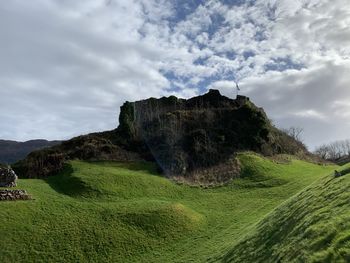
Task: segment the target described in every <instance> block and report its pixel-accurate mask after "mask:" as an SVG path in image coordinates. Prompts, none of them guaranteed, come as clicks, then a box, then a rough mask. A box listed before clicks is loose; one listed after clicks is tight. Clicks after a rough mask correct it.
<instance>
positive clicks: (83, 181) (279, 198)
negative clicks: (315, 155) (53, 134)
mask: <svg viewBox="0 0 350 263" xmlns="http://www.w3.org/2000/svg"><path fill="white" fill-rule="evenodd" d="M239 159H240V162H241V163H242V166H243V174H242V175H243V178H241V179H238V180H235V181H233V182H232V183H231V184H229V185H227V186H225V187H220V188H214V189H202V188H195V187H190V186H186V185H177V184H175V183H173V182H171V181H169V180H167V179H165V178H163V177H160V176H158V175H157V173H156V171H155V167H153V165H152V164H148V163H133V164H131V163H128V164H126V163H113V162H98V163H88V162H81V161H71V162H70V165H69V166H67V167H66V168H65V170H64V171H63V172H62V173H61V174H60V175H59V176H55V177H50V178H48V179H47V180H41V179H22V180H20V181H19V186H18V188H20V189H25V190H27V191H28V192H29V193H30V194H31V195H32V196H33V197H34V198H35V200H33V201H27V202H25V201H18V202H0V236H1V238H0V262H204V261H206V260H208V259H213V260H215V259H217V258H218V256H220V255H222V254H223V253H224V251H227V250H228V249H229V248H230V247H232V246H233V245H234V243H235V242H236V240H238V239H239V238H241V237H243V236H244V235H245V234H246V233H247V231H249V229H251V227H252V226H253V225H254V224H256V223H257V222H258V221H260V220H261V218H263V216H265V215H266V214H267V213H269V212H270V211H271V210H272V209H274V208H275V207H277V206H278V205H280V204H281V203H282V202H284V201H285V200H287V199H288V198H289V197H291V196H292V195H294V194H296V193H297V192H299V191H300V190H302V189H303V188H305V187H306V186H308V185H310V184H311V183H313V182H314V181H315V180H318V179H319V178H320V177H322V176H324V175H326V174H329V173H330V171H331V170H332V169H333V167H329V166H328V167H324V166H318V165H314V164H310V163H306V162H303V161H297V160H293V161H292V162H291V163H287V164H277V163H274V162H272V161H269V160H267V159H263V158H261V157H258V156H256V155H253V154H242V155H240V156H239ZM341 180H343V179H341Z"/></svg>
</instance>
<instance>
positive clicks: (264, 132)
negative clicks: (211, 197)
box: [118, 90, 270, 177]
mask: <svg viewBox="0 0 350 263" xmlns="http://www.w3.org/2000/svg"><path fill="white" fill-rule="evenodd" d="M269 127H270V122H269V120H268V118H267V117H266V114H265V112H264V111H263V110H262V109H260V108H258V107H256V106H255V105H254V104H253V103H251V102H250V101H249V98H247V97H244V96H239V97H238V98H237V99H236V100H233V99H230V98H227V97H225V96H222V95H221V94H220V92H219V91H218V90H210V91H209V92H208V93H207V94H205V95H203V96H198V97H194V98H191V99H189V100H184V99H177V98H176V97H168V98H165V97H164V98H161V99H154V98H151V99H148V100H143V101H137V102H133V103H131V102H126V103H125V104H124V105H123V106H122V107H121V113H120V126H119V128H118V131H119V132H120V133H121V134H122V136H123V137H124V138H125V139H126V140H125V142H126V147H127V145H137V143H138V144H139V145H146V146H147V148H148V150H149V151H150V152H151V154H152V155H153V157H154V158H155V160H156V161H157V163H158V165H159V166H160V167H161V169H162V170H163V172H164V173H165V174H166V175H168V176H192V175H194V174H196V171H205V170H208V169H209V168H210V167H215V166H217V165H219V164H221V163H225V162H227V161H228V159H230V158H231V157H232V155H233V154H234V153H236V152H237V151H240V150H252V151H260V150H261V149H262V145H264V144H266V143H267V142H268V140H269V137H268V135H269ZM232 169H233V167H232ZM226 172H227V173H230V169H226ZM220 176H223V177H226V175H224V174H222V175H220Z"/></svg>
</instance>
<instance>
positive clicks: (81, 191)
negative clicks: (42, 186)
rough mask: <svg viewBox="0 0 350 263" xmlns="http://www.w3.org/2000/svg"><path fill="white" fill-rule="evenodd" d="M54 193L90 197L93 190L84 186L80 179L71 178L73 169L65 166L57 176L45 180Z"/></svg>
mask: <svg viewBox="0 0 350 263" xmlns="http://www.w3.org/2000/svg"><path fill="white" fill-rule="evenodd" d="M45 181H46V182H47V183H48V184H49V185H50V187H51V188H52V189H54V190H55V191H56V192H58V193H60V194H64V195H68V196H72V197H78V196H87V195H91V192H93V189H91V188H90V187H89V186H87V185H86V183H85V182H83V181H82V180H81V179H80V178H77V177H75V176H73V167H72V165H71V164H66V165H65V166H64V168H63V170H62V171H61V172H59V173H58V174H57V175H53V176H50V177H48V178H46V179H45Z"/></svg>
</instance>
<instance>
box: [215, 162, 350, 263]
mask: <svg viewBox="0 0 350 263" xmlns="http://www.w3.org/2000/svg"><path fill="white" fill-rule="evenodd" d="M349 167H350V166H349V165H348V166H345V167H343V169H344V174H345V175H344V176H342V177H339V178H335V177H334V176H333V175H329V176H326V177H323V178H321V179H320V180H319V181H317V182H315V183H314V184H312V185H311V186H310V187H309V188H307V189H305V190H304V191H302V192H301V193H300V194H298V195H296V196H294V197H293V198H291V199H289V200H288V201H287V202H285V203H283V204H282V205H281V206H280V207H278V208H277V209H275V210H274V211H273V212H271V213H270V214H269V215H268V216H267V217H266V218H265V219H264V220H262V221H261V222H260V223H259V224H257V226H256V227H255V228H254V229H253V230H252V231H251V232H250V233H249V234H248V235H247V236H245V237H244V238H242V239H241V240H240V241H239V242H238V243H237V244H236V245H235V246H233V248H232V249H231V250H230V251H229V252H228V253H226V254H225V255H224V256H223V257H222V258H221V261H223V262H256V263H259V262H288V263H289V262H291V263H292V262H344V263H346V262H350V173H349V172H350V170H349Z"/></svg>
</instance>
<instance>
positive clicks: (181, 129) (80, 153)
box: [14, 90, 308, 183]
mask: <svg viewBox="0 0 350 263" xmlns="http://www.w3.org/2000/svg"><path fill="white" fill-rule="evenodd" d="M247 150H248V151H255V152H259V153H262V154H264V155H274V154H280V153H287V154H294V155H307V154H308V152H307V150H306V148H305V147H304V145H303V144H301V143H300V142H297V141H295V140H294V139H293V138H291V137H290V136H288V135H287V134H285V133H283V132H282V131H280V130H278V129H276V128H275V127H274V126H273V125H272V124H271V123H270V121H269V119H268V117H267V116H266V114H265V112H264V110H263V109H262V108H259V107H257V106H255V105H254V104H253V103H252V102H251V101H250V100H249V98H247V97H244V96H238V97H237V99H235V100H233V99H230V98H227V97H225V96H222V95H221V94H220V93H219V91H217V90H210V91H209V92H208V93H207V94H204V95H202V96H198V97H194V98H191V99H188V100H185V99H178V98H176V97H174V96H171V97H163V98H160V99H155V98H150V99H147V100H142V101H137V102H125V103H124V105H123V106H122V107H121V113H120V116H119V127H118V128H117V129H115V130H112V131H108V132H102V133H94V134H89V135H85V136H80V137H77V138H73V139H72V140H69V141H66V142H63V143H62V144H61V145H58V146H55V147H52V148H50V149H45V150H42V151H37V152H33V153H31V154H30V155H29V156H28V157H27V158H26V160H24V161H21V162H19V163H17V164H16V165H14V169H15V170H16V172H17V173H18V174H19V175H20V176H22V177H42V176H47V175H50V174H52V173H54V172H56V171H58V170H60V169H61V168H62V167H63V164H64V162H65V161H66V160H70V159H83V160H118V161H132V160H140V159H144V160H148V161H154V162H156V163H157V164H158V166H159V168H160V170H161V171H162V172H163V174H164V175H166V176H168V177H176V178H179V179H185V180H187V181H207V182H211V183H218V182H219V183H220V182H225V181H228V180H230V179H232V178H234V177H236V176H238V175H239V164H238V162H237V160H236V158H235V154H236V153H237V152H239V151H247Z"/></svg>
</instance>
